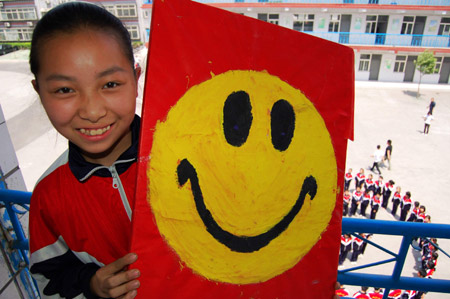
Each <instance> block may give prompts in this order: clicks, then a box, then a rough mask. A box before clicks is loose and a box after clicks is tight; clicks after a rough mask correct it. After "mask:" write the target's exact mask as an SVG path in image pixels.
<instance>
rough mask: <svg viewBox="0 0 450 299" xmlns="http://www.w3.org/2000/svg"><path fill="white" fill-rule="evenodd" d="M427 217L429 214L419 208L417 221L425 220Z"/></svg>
mask: <svg viewBox="0 0 450 299" xmlns="http://www.w3.org/2000/svg"><path fill="white" fill-rule="evenodd" d="M426 217H427V214H425V213H423V212H420V210H419V212H418V213H417V219H416V221H417V222H424V221H425V218H426Z"/></svg>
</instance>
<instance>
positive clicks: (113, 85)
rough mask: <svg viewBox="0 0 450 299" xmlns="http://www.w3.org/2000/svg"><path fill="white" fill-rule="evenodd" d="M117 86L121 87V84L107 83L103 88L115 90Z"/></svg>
mask: <svg viewBox="0 0 450 299" xmlns="http://www.w3.org/2000/svg"><path fill="white" fill-rule="evenodd" d="M117 86H119V84H118V83H116V82H108V83H106V84H105V85H104V86H103V88H114V87H117Z"/></svg>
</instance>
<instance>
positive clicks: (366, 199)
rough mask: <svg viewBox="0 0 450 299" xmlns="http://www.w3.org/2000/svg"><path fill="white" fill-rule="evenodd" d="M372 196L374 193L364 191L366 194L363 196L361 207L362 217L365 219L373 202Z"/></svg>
mask: <svg viewBox="0 0 450 299" xmlns="http://www.w3.org/2000/svg"><path fill="white" fill-rule="evenodd" d="M372 196H373V192H372V191H368V190H364V194H363V196H362V199H361V204H360V207H359V209H360V215H361V216H363V217H366V210H367V207H368V206H369V204H370V202H371V201H372Z"/></svg>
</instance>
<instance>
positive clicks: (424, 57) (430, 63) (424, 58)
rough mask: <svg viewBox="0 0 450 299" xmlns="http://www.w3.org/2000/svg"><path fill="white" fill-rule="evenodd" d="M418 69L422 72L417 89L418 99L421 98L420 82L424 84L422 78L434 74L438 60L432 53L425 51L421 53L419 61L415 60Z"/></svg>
mask: <svg viewBox="0 0 450 299" xmlns="http://www.w3.org/2000/svg"><path fill="white" fill-rule="evenodd" d="M414 64H415V65H416V69H417V70H418V71H419V72H420V77H419V85H418V87H417V97H419V96H420V82H422V77H423V76H424V75H428V74H432V73H433V72H434V67H435V65H436V58H434V55H433V53H432V52H430V51H428V50H425V51H424V52H422V53H420V54H419V56H418V57H417V60H414Z"/></svg>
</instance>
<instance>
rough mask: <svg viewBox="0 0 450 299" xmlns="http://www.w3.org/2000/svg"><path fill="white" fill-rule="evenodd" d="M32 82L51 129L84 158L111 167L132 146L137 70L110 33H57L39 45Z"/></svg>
mask: <svg viewBox="0 0 450 299" xmlns="http://www.w3.org/2000/svg"><path fill="white" fill-rule="evenodd" d="M39 50H40V51H39V53H40V55H39V63H40V70H39V73H38V74H37V78H36V81H35V80H33V86H34V88H35V90H36V91H37V92H38V93H39V96H40V98H41V101H42V105H43V106H44V109H45V111H46V112H47V115H48V117H49V119H50V121H51V122H52V124H53V126H54V127H55V129H56V130H57V131H58V132H59V133H61V134H62V135H63V136H64V137H66V138H67V139H69V140H70V141H72V142H73V143H74V144H76V145H77V146H78V147H79V148H80V149H81V151H82V154H83V156H84V157H85V159H86V160H87V161H90V162H93V163H98V164H102V165H107V166H109V165H111V164H112V163H114V161H115V160H116V159H117V158H118V157H119V156H120V155H121V154H122V153H123V152H124V151H125V150H126V149H127V148H128V147H129V146H130V145H131V131H130V124H131V122H132V121H133V118H134V114H135V106H136V97H137V80H138V78H139V71H138V73H137V74H136V76H135V74H134V70H133V69H132V66H131V65H130V61H129V60H128V59H127V57H126V56H125V55H124V54H123V51H122V49H121V47H120V44H119V43H118V42H117V41H116V39H115V38H114V37H113V36H111V35H110V34H106V33H105V32H102V31H98V30H84V31H77V32H75V33H72V34H64V33H61V34H58V35H56V36H54V37H52V38H50V39H49V40H47V41H46V42H45V43H42V46H41V47H40V49H39Z"/></svg>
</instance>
